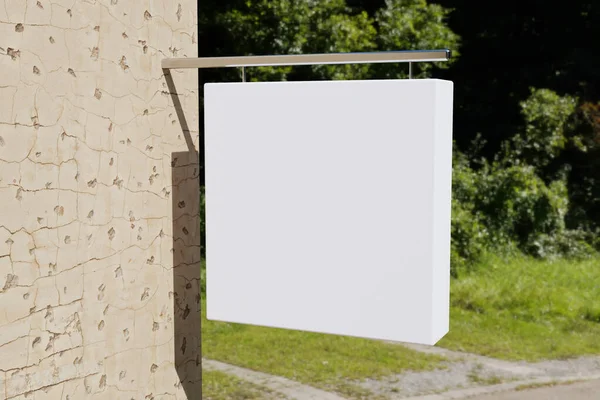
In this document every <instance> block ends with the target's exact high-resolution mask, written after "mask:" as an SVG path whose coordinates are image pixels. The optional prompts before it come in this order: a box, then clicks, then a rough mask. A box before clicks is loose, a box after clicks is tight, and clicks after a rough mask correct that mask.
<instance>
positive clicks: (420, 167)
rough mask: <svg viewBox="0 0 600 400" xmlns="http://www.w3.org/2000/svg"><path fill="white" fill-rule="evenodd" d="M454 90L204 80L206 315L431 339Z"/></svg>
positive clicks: (437, 315) (444, 300)
mask: <svg viewBox="0 0 600 400" xmlns="http://www.w3.org/2000/svg"><path fill="white" fill-rule="evenodd" d="M452 98H453V84H452V82H449V81H442V80H434V79H422V80H370V81H316V82H269V83H218V84H207V85H206V86H205V113H206V114H205V118H206V121H205V122H206V124H205V128H206V132H205V151H206V249H207V254H206V256H207V317H208V319H210V320H219V321H227V322H236V323H243V324H253V325H262V326H269V327H279V328H287V329H296V330H303V331H312V332H323V333H330V334H339V335H348V336H357V337H365V338H373V339H384V340H392V341H400V342H412V343H421V344H429V345H433V344H435V343H436V342H437V341H438V340H439V339H441V338H442V337H443V336H444V335H445V334H446V333H447V332H448V329H449V297H450V213H451V182H452V106H453V101H452Z"/></svg>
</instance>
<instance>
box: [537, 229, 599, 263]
mask: <svg viewBox="0 0 600 400" xmlns="http://www.w3.org/2000/svg"><path fill="white" fill-rule="evenodd" d="M594 242H595V239H594V237H593V235H591V234H590V233H588V232H584V231H575V230H572V231H562V232H557V233H555V234H552V235H548V234H542V235H538V236H536V237H534V238H532V239H531V240H530V241H529V243H528V244H527V253H529V254H531V255H533V256H536V257H539V258H545V259H554V258H557V256H562V257H566V258H569V259H575V260H583V259H587V258H591V257H594V256H595V255H596V254H597V252H596V249H594V245H593V244H592V243H594Z"/></svg>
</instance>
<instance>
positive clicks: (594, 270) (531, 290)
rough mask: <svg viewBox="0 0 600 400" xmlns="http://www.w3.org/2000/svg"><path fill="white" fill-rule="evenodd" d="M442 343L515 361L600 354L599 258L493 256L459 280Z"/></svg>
mask: <svg viewBox="0 0 600 400" xmlns="http://www.w3.org/2000/svg"><path fill="white" fill-rule="evenodd" d="M438 345H439V346H441V347H445V348H449V349H453V350H461V351H467V352H472V353H478V354H483V355H487V356H492V357H496V358H501V359H508V360H528V361H538V360H542V359H557V358H558V359H560V358H571V357H576V356H580V355H586V354H600V258H595V259H590V260H586V261H581V262H573V261H565V260H561V261H554V262H549V261H538V260H532V259H528V258H519V259H515V260H512V261H508V262H507V261H503V260H501V259H499V258H490V259H488V260H487V261H486V263H485V264H484V265H482V266H481V267H480V268H479V269H478V270H477V271H476V272H473V273H471V274H468V275H465V276H461V277H460V279H457V280H453V281H452V290H451V318H450V333H448V335H446V337H444V338H443V339H442V340H441V341H440V343H439V344H438Z"/></svg>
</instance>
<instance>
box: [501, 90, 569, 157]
mask: <svg viewBox="0 0 600 400" xmlns="http://www.w3.org/2000/svg"><path fill="white" fill-rule="evenodd" d="M576 103H577V100H576V99H575V98H573V97H571V96H562V97H561V96H559V95H558V94H556V93H555V92H553V91H551V90H548V89H531V95H530V96H529V98H528V99H527V100H525V101H523V102H521V113H522V115H523V119H524V122H525V126H524V129H523V132H521V133H519V134H517V135H516V136H515V137H514V139H513V141H512V154H511V155H510V156H511V158H512V160H513V161H514V162H515V163H518V162H524V163H527V164H529V165H532V166H535V167H536V168H543V167H545V166H546V165H548V164H549V163H550V162H551V161H552V160H553V159H554V158H556V157H557V156H558V155H559V154H560V152H561V151H562V150H564V148H565V145H566V144H567V141H568V137H567V136H568V125H569V124H568V123H569V118H570V117H571V116H572V115H573V113H574V111H575V108H576Z"/></svg>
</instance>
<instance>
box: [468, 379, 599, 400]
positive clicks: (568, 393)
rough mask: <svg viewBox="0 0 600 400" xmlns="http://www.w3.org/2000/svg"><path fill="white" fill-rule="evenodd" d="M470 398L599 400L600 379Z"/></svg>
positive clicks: (479, 399) (484, 399)
mask: <svg viewBox="0 0 600 400" xmlns="http://www.w3.org/2000/svg"><path fill="white" fill-rule="evenodd" d="M469 399H470V400H566V399H568V400H600V380H594V381H588V382H580V383H573V384H569V385H559V386H552V387H544V388H539V389H529V390H522V391H518V392H504V393H496V394H488V395H483V396H476V397H469Z"/></svg>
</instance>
